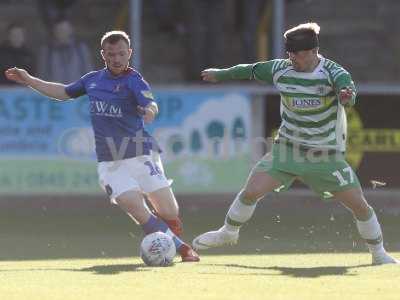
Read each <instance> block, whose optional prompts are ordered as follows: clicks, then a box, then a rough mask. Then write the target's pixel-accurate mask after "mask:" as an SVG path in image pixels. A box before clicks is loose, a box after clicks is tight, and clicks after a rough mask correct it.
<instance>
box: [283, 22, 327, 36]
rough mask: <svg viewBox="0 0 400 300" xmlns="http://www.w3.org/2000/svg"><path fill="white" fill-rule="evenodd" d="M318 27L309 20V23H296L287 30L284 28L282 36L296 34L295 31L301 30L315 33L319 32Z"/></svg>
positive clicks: (299, 31)
mask: <svg viewBox="0 0 400 300" xmlns="http://www.w3.org/2000/svg"><path fill="white" fill-rule="evenodd" d="M320 29H321V28H320V27H319V25H318V24H317V23H314V22H309V23H304V24H300V25H297V26H295V27H293V28H290V29H289V30H286V31H285V33H284V34H283V36H284V37H285V38H287V36H288V35H292V34H296V33H301V32H307V31H308V32H310V31H313V32H314V33H315V34H316V35H318V34H319V31H320Z"/></svg>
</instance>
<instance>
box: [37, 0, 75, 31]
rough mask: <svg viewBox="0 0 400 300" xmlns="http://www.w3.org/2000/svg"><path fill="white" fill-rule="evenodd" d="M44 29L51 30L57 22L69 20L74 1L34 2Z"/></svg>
mask: <svg viewBox="0 0 400 300" xmlns="http://www.w3.org/2000/svg"><path fill="white" fill-rule="evenodd" d="M36 2H37V8H38V12H39V14H40V15H41V16H42V20H43V23H44V25H45V28H47V29H49V30H50V29H51V28H52V27H53V25H54V24H55V23H57V20H61V19H70V17H71V16H72V7H73V6H74V4H76V3H77V1H76V0H36Z"/></svg>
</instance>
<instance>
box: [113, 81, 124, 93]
mask: <svg viewBox="0 0 400 300" xmlns="http://www.w3.org/2000/svg"><path fill="white" fill-rule="evenodd" d="M123 87H124V85H123V84H121V83H117V84H116V85H115V87H114V89H113V93H118V92H120V91H121V90H122V88H123Z"/></svg>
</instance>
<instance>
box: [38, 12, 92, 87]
mask: <svg viewBox="0 0 400 300" xmlns="http://www.w3.org/2000/svg"><path fill="white" fill-rule="evenodd" d="M91 70H93V64H92V56H91V53H90V51H89V48H88V46H87V45H86V44H85V43H84V42H82V41H78V40H77V38H76V36H75V32H74V27H73V26H72V24H71V23H70V22H69V21H68V20H67V19H60V20H58V21H57V22H56V23H55V24H54V27H53V31H52V37H51V40H50V42H49V43H48V44H47V45H44V46H43V47H42V48H41V49H40V52H39V59H38V75H39V77H41V78H43V79H44V80H50V81H57V82H61V83H69V82H72V81H74V80H76V78H79V77H81V76H82V75H84V74H86V73H87V72H89V71H91Z"/></svg>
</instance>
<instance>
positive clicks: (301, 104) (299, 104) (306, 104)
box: [292, 98, 322, 108]
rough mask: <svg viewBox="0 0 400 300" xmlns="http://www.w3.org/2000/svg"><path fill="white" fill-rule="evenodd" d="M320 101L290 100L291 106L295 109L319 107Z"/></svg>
mask: <svg viewBox="0 0 400 300" xmlns="http://www.w3.org/2000/svg"><path fill="white" fill-rule="evenodd" d="M321 104H322V101H321V99H317V98H316V99H299V98H293V99H292V106H293V107H295V108H315V107H319V106H321Z"/></svg>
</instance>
